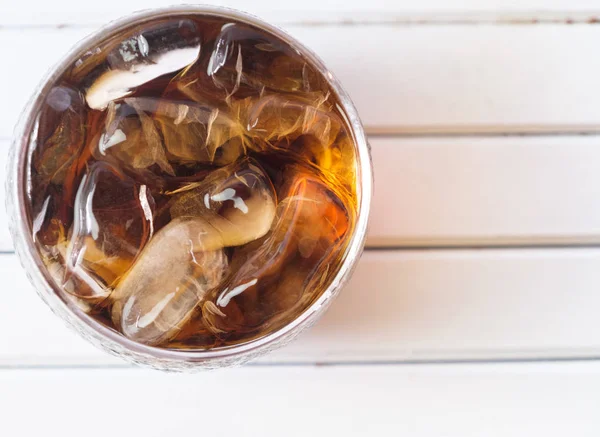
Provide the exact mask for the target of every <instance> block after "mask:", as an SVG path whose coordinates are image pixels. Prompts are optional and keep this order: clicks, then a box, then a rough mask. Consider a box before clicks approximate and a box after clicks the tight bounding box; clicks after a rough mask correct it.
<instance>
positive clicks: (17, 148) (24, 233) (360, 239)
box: [6, 6, 373, 371]
mask: <svg viewBox="0 0 600 437" xmlns="http://www.w3.org/2000/svg"><path fill="white" fill-rule="evenodd" d="M186 14H203V15H212V16H216V17H222V18H227V19H232V20H235V21H239V22H243V23H248V24H251V25H254V26H257V27H258V28H260V29H262V30H264V31H266V32H268V33H271V34H273V35H275V36H276V37H278V38H280V39H281V40H283V41H284V42H286V43H287V44H289V45H290V46H292V47H293V48H295V49H296V50H298V51H299V52H300V53H301V54H302V55H303V56H304V57H305V58H306V60H307V61H308V62H309V63H311V64H312V66H313V67H315V68H316V69H317V70H318V71H319V72H321V73H322V74H323V77H325V78H326V80H327V81H328V82H329V85H330V87H331V89H332V90H333V91H334V92H335V93H336V94H337V98H338V100H339V102H340V103H341V106H342V108H341V109H342V112H343V113H344V115H345V116H346V117H347V119H348V123H349V125H350V129H351V131H352V134H353V136H354V139H355V146H356V149H357V150H356V152H357V153H356V155H357V158H358V165H357V166H358V177H357V187H356V190H357V194H358V212H357V222H356V226H355V229H354V230H353V234H352V235H351V238H350V242H349V245H348V249H347V252H346V256H345V258H344V261H343V264H342V266H341V268H340V269H339V271H338V273H337V275H336V276H335V277H334V278H333V280H332V281H331V282H330V283H329V285H328V286H327V288H326V290H324V292H323V293H322V294H321V295H320V297H319V298H318V299H317V300H316V301H315V302H314V303H313V304H312V305H310V306H309V307H308V308H307V309H306V310H305V311H304V312H302V313H301V314H300V315H299V316H298V317H297V318H296V319H294V320H293V321H291V322H290V323H289V324H287V325H285V326H284V327H282V328H281V329H279V330H277V331H275V332H273V333H271V334H269V335H267V336H265V337H262V338H259V339H257V340H254V341H251V342H249V343H244V344H240V345H235V346H230V347H224V348H219V349H214V350H197V351H188V350H171V349H162V348H157V347H151V346H146V345H143V344H140V343H136V342H134V341H132V340H129V339H127V338H126V337H124V336H122V335H121V334H120V333H118V332H116V331H115V330H113V329H111V328H109V327H107V326H105V325H103V324H101V323H99V322H97V321H96V320H95V319H93V318H91V317H90V316H88V315H87V314H85V312H83V310H81V309H80V308H79V307H78V306H77V305H75V304H74V303H72V302H71V301H68V300H66V299H64V298H63V297H61V294H60V293H58V292H57V290H55V289H54V287H55V285H54V282H53V281H52V280H51V278H50V276H49V273H48V271H47V269H46V267H45V265H44V264H43V262H42V260H41V259H40V256H39V254H38V252H37V250H36V248H35V246H34V242H33V239H32V231H31V226H30V224H29V220H28V218H27V210H26V189H27V187H26V178H25V166H26V162H27V153H28V149H29V138H30V136H31V133H32V129H34V118H35V114H37V113H38V111H39V110H40V107H41V104H42V103H43V101H44V99H45V97H46V96H47V94H48V92H49V90H50V89H51V87H52V84H53V82H54V81H55V80H56V79H57V78H58V77H60V76H61V75H62V74H63V73H64V71H65V70H66V69H67V68H68V67H69V66H71V65H72V64H73V63H74V62H75V61H76V60H77V59H79V58H80V57H81V55H82V54H83V53H85V52H86V51H88V50H90V49H91V48H93V47H95V46H96V45H97V44H98V43H99V42H100V41H101V40H102V39H104V38H106V37H107V36H109V35H113V34H116V33H118V32H119V31H120V30H121V29H124V28H126V27H129V26H131V25H132V24H136V23H142V22H145V21H148V20H151V19H154V18H160V17H169V18H173V17H177V16H181V15H186ZM372 185H373V169H372V163H371V157H370V147H369V145H368V143H367V140H366V137H365V133H364V131H363V127H362V124H361V122H360V119H359V116H358V113H357V111H356V108H355V107H354V105H353V104H352V102H351V100H350V98H349V96H348V95H347V94H346V92H345V91H344V90H343V89H342V87H341V85H340V83H339V82H338V81H337V79H336V78H335V77H334V76H333V74H332V73H331V72H330V71H329V70H328V69H327V67H326V66H325V65H324V64H323V62H322V61H321V60H320V59H319V58H318V57H317V56H316V55H315V54H314V53H313V52H312V50H310V49H308V48H306V47H305V46H303V45H302V44H301V43H300V42H298V41H296V40H295V39H294V38H292V37H291V36H289V35H288V34H287V33H285V32H284V31H282V30H281V29H279V28H277V27H275V26H273V25H270V24H268V23H265V22H263V21H261V20H259V19H258V18H256V17H253V16H251V15H248V14H245V13H242V12H238V11H234V10H231V9H226V8H220V7H210V6H174V7H169V8H163V9H155V10H147V11H142V12H138V13H135V14H132V15H130V16H128V17H125V18H122V19H119V20H117V21H114V22H112V23H110V24H108V25H106V26H104V27H102V28H101V29H99V30H97V31H96V32H94V33H93V34H91V35H89V36H88V37H87V38H85V39H84V40H82V41H80V42H79V43H78V44H77V45H75V47H73V49H71V50H70V51H69V52H68V53H67V54H66V55H65V56H64V57H63V58H62V59H61V60H60V61H59V62H58V63H57V64H56V65H55V66H54V67H53V68H52V69H51V70H50V71H49V72H48V73H47V75H46V77H45V78H44V79H43V80H42V82H41V83H40V84H39V86H38V87H37V88H36V90H35V92H34V93H33V96H32V97H31V99H30V101H29V103H28V104H27V106H26V108H25V109H24V111H23V113H22V115H21V118H20V121H19V124H18V125H17V127H16V129H15V133H14V141H13V144H12V147H11V150H10V155H9V160H8V169H7V181H6V192H7V210H8V217H9V226H10V232H11V235H12V238H13V241H14V245H15V250H16V252H17V254H18V256H19V259H20V261H21V264H22V265H23V268H24V269H25V271H26V273H27V276H28V277H29V280H30V281H31V283H32V284H33V286H34V288H35V289H36V290H37V292H38V294H39V295H40V297H41V298H42V299H43V300H44V301H45V302H46V304H47V305H48V306H49V307H50V308H51V309H52V311H53V312H54V313H55V314H56V315H57V316H58V317H60V318H61V319H63V320H64V321H65V322H66V323H67V324H68V325H69V326H70V327H71V328H73V329H74V330H75V331H77V332H78V333H79V334H80V335H81V336H82V337H84V338H85V339H87V340H88V341H89V342H91V343H92V344H94V345H95V346H97V347H99V348H101V349H103V350H105V351H107V352H109V353H111V354H113V355H116V356H119V357H121V358H123V359H125V360H127V361H130V362H132V363H136V364H140V365H144V366H149V367H153V368H156V369H162V370H171V371H193V370H201V369H210V368H219V367H225V366H231V365H239V364H242V363H245V362H247V361H249V360H251V359H254V358H257V357H259V356H261V355H263V354H265V353H267V352H269V351H271V350H274V349H276V348H278V347H280V346H282V345H284V344H286V343H288V342H289V341H291V340H292V339H293V338H295V337H296V336H297V335H298V334H299V333H300V332H302V331H303V330H304V329H306V328H308V327H309V326H311V325H313V324H314V323H315V322H316V321H317V320H318V319H319V317H320V316H321V315H322V314H323V313H324V312H325V310H326V309H327V307H328V306H329V305H330V304H331V302H332V301H333V299H334V298H335V297H336V295H337V294H338V293H339V291H340V290H341V288H342V287H343V286H344V284H346V282H347V281H348V279H349V278H350V275H351V273H352V271H353V269H354V267H355V266H356V264H357V262H358V260H359V258H360V255H361V253H362V251H363V247H364V244H365V237H366V230H367V222H368V216H369V208H370V203H371V197H372Z"/></svg>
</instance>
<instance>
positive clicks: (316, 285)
mask: <svg viewBox="0 0 600 437" xmlns="http://www.w3.org/2000/svg"><path fill="white" fill-rule="evenodd" d="M287 172H288V174H289V177H290V178H291V179H292V180H293V182H292V183H291V184H290V185H289V186H288V188H287V189H286V190H285V192H286V194H285V197H284V199H283V200H282V201H281V202H280V203H279V205H278V207H277V214H276V220H275V221H274V222H273V226H272V228H271V231H270V232H269V234H267V235H266V236H265V237H264V238H263V239H261V240H259V241H256V242H255V243H252V244H249V245H247V246H244V247H242V248H240V249H237V250H236V252H235V253H234V257H233V261H232V268H231V271H232V273H231V274H230V276H229V277H228V278H227V279H226V280H225V282H224V285H223V286H221V287H219V288H218V289H215V290H214V291H213V292H212V293H211V294H210V295H209V296H208V297H207V299H206V302H205V303H204V305H203V314H204V319H205V323H206V324H207V325H208V327H209V329H211V330H212V331H213V332H215V334H223V333H229V334H231V333H237V334H240V333H245V334H247V335H249V334H248V333H250V332H252V331H253V330H256V329H259V328H261V327H264V326H271V327H275V326H276V325H277V323H278V321H280V320H283V318H282V317H279V316H278V315H281V314H282V313H285V315H286V316H289V314H290V312H293V311H296V310H298V306H297V303H298V302H300V301H302V302H307V301H308V300H310V298H312V297H314V296H315V294H316V293H318V291H322V285H323V284H324V282H325V281H326V279H327V277H325V278H323V274H325V275H327V274H328V270H329V269H328V263H329V262H330V260H331V259H332V257H333V256H334V255H335V254H337V253H339V250H341V248H342V246H343V242H344V240H345V239H344V236H345V235H347V233H348V230H349V228H350V226H351V223H352V217H351V215H350V212H349V210H348V207H347V205H346V204H344V203H343V201H342V200H341V199H340V198H339V197H338V196H337V195H336V193H335V192H334V191H332V190H331V189H329V188H328V187H327V185H325V184H323V182H322V181H320V180H319V179H318V178H316V177H315V176H313V175H312V174H311V173H310V172H307V171H305V170H303V169H302V170H300V171H299V169H298V168H294V167H292V168H289V169H288V170H287ZM282 272H283V273H282ZM302 278H304V280H302ZM313 278H318V280H317V281H316V282H312V281H313ZM292 279H293V281H292ZM288 282H289V284H287V283H288ZM286 284H287V285H286ZM288 285H289V286H288Z"/></svg>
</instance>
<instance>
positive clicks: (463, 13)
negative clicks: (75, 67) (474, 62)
mask: <svg viewBox="0 0 600 437" xmlns="http://www.w3.org/2000/svg"><path fill="white" fill-rule="evenodd" d="M211 3H212V4H213V5H218V6H226V7H230V8H235V9H240V10H245V11H247V12H250V13H252V14H255V15H258V16H260V17H262V18H263V19H265V20H269V21H272V22H284V23H286V22H302V21H305V22H311V23H315V22H317V23H320V22H348V21H359V22H364V21H371V22H377V21H392V22H393V21H396V22H397V21H401V22H402V21H416V22H422V21H424V20H425V21H427V20H462V21H464V20H486V21H487V20H511V21H514V20H519V21H520V20H527V21H529V22H531V21H532V20H543V19H545V18H548V19H561V20H567V19H571V20H576V19H583V18H587V19H589V18H592V17H594V16H595V15H596V13H597V11H598V10H599V8H598V4H597V2H595V1H593V0H575V1H570V2H568V1H566V0H546V1H544V0H525V1H520V2H517V1H514V0H484V1H481V0H449V1H445V0H423V1H420V2H419V3H418V4H414V3H410V2H389V1H387V0H372V1H370V2H368V3H365V2H363V1H360V0H330V1H328V2H320V1H318V0H305V1H302V2H285V3H281V2H279V3H276V2H273V1H271V0H257V1H254V2H252V3H248V2H245V1H243V0H215V1H212V2H211ZM172 4H173V3H171V2H169V0H143V1H142V0H133V1H128V2H125V3H124V2H118V1H117V0H107V1H105V2H103V3H101V4H100V3H94V2H76V1H73V0H57V1H55V2H53V3H52V6H50V5H49V4H48V3H47V2H44V1H43V0H30V1H27V2H23V3H19V4H15V5H11V7H10V8H8V7H7V8H6V10H5V11H2V14H1V15H0V25H2V24H4V25H12V26H14V25H48V24H50V25H52V24H54V25H56V24H61V25H82V24H102V23H104V22H107V21H109V20H113V19H115V18H119V17H121V16H124V15H126V14H129V13H131V12H134V11H138V10H143V9H148V8H157V7H165V6H171V5H172Z"/></svg>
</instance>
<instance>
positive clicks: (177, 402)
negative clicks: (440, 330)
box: [0, 363, 600, 437]
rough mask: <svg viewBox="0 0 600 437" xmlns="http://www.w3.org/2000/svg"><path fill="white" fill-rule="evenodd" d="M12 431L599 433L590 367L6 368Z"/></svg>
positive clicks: (265, 436)
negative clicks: (179, 371) (195, 371)
mask: <svg viewBox="0 0 600 437" xmlns="http://www.w3.org/2000/svg"><path fill="white" fill-rule="evenodd" d="M0 386H1V387H2V390H0V409H1V410H2V412H3V416H2V427H3V430H14V431H16V432H15V433H13V434H8V435H23V436H35V435H51V436H54V435H57V436H58V435H60V436H81V435H85V436H86V437H104V436H106V435H107V434H111V435H119V436H127V435H134V436H145V437H163V436H171V435H192V434H196V433H197V434H210V435H211V436H218V437H220V436H223V437H229V436H231V435H236V436H242V437H247V436H262V437H271V436H277V437H280V436H282V435H285V436H289V437H296V436H298V437H304V436H307V435H310V436H314V435H319V436H351V437H353V436H357V437H363V436H367V435H382V436H388V435H389V436H391V435H409V436H411V437H431V436H452V437H480V436H489V437H506V436H578V437H596V436H597V435H598V433H597V431H598V415H597V413H598V402H597V400H598V397H597V393H598V392H600V369H599V368H598V366H596V365H594V364H591V363H569V364H565V363H554V364H549V363H539V364H527V365H515V364H499V365H489V366H483V367H482V366H473V365H460V366H457V365H451V366H438V365H429V366H398V367H392V366H379V367H377V366H375V367H373V366H361V367H354V366H349V367H321V368H319V367H316V368H296V367H287V368H286V367H283V368H281V367H279V368H277V367H276V368H273V367H264V368H256V367H247V368H243V369H233V370H230V371H228V372H213V373H205V374H199V375H168V374H157V373H156V372H150V371H139V370H113V371H111V372H110V373H107V372H106V371H98V370H80V369H70V370H68V371H57V370H33V371H32V370H29V371H5V372H0Z"/></svg>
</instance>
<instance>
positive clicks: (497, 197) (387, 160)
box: [0, 136, 600, 251]
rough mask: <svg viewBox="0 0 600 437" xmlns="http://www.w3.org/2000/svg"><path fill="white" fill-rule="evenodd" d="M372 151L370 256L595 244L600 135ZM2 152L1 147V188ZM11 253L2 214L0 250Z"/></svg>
mask: <svg viewBox="0 0 600 437" xmlns="http://www.w3.org/2000/svg"><path fill="white" fill-rule="evenodd" d="M371 145H372V150H373V163H374V168H375V196H374V199H373V205H372V214H371V224H370V227H369V238H368V241H367V244H368V245H369V246H371V247H385V246H387V247H399V246H432V245H433V246H458V245H469V246H477V245H548V244H590V243H600V136H556V137H488V138H481V137H463V138H419V137H417V138H373V139H372V140H371ZM7 146H8V143H7V142H2V141H0V157H1V158H0V177H1V178H2V180H3V179H4V169H5V166H6V163H5V162H4V161H3V159H4V160H5V159H6V156H7V152H6V150H7ZM0 202H1V203H2V204H3V203H4V186H3V185H1V186H0ZM10 250H12V242H11V240H10V236H9V234H8V226H7V215H6V211H5V210H4V208H2V209H0V251H10Z"/></svg>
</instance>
